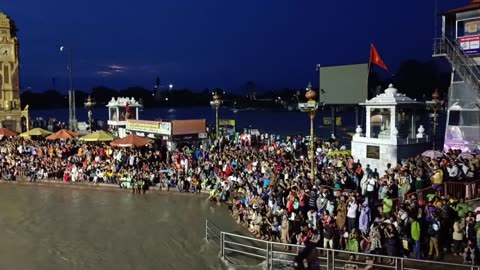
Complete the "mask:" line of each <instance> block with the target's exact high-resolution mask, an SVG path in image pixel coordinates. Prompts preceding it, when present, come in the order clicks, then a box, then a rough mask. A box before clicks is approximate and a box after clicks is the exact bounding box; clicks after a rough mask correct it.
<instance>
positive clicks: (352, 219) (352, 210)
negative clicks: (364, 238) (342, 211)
mask: <svg viewBox="0 0 480 270" xmlns="http://www.w3.org/2000/svg"><path fill="white" fill-rule="evenodd" d="M357 210H358V205H357V202H356V201H355V198H354V197H351V198H350V200H349V201H348V210H347V218H348V231H350V232H351V231H352V230H353V229H355V228H356V227H357Z"/></svg>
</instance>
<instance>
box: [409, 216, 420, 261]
mask: <svg viewBox="0 0 480 270" xmlns="http://www.w3.org/2000/svg"><path fill="white" fill-rule="evenodd" d="M410 222H411V224H410V235H411V238H412V240H413V243H414V244H413V255H414V256H415V259H417V260H420V259H421V255H420V254H421V252H420V235H421V229H420V223H419V222H418V220H417V219H416V218H415V217H413V216H411V217H410Z"/></svg>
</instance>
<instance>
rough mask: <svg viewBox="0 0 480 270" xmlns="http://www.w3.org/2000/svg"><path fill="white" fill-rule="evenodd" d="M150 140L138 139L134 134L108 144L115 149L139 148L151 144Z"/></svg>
mask: <svg viewBox="0 0 480 270" xmlns="http://www.w3.org/2000/svg"><path fill="white" fill-rule="evenodd" d="M151 142H152V140H150V139H147V138H144V137H140V136H138V135H135V134H130V135H128V136H127V137H123V138H121V139H118V140H116V141H113V142H111V143H110V145H111V146H116V147H141V146H145V145H147V144H149V143H151Z"/></svg>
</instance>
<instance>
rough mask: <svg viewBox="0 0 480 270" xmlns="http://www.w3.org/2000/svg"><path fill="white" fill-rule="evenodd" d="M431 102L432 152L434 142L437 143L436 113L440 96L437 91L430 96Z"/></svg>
mask: <svg viewBox="0 0 480 270" xmlns="http://www.w3.org/2000/svg"><path fill="white" fill-rule="evenodd" d="M432 101H433V105H432V108H433V150H435V148H436V141H437V112H438V110H439V109H440V105H441V103H440V94H438V90H435V92H433V94H432Z"/></svg>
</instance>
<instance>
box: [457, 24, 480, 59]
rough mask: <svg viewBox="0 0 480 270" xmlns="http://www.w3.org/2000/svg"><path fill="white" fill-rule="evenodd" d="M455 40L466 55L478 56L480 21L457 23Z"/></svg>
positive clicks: (479, 50) (479, 49)
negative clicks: (456, 39)
mask: <svg viewBox="0 0 480 270" xmlns="http://www.w3.org/2000/svg"><path fill="white" fill-rule="evenodd" d="M457 38H458V42H459V43H460V46H461V47H462V49H463V51H464V52H465V53H466V54H480V19H479V18H474V19H468V20H459V21H457Z"/></svg>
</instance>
